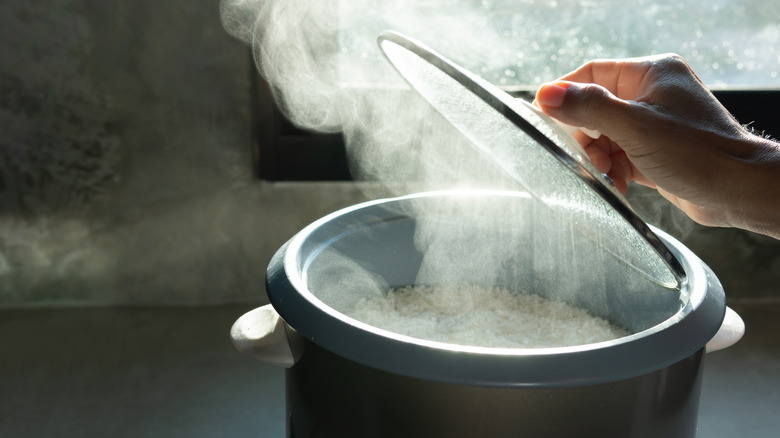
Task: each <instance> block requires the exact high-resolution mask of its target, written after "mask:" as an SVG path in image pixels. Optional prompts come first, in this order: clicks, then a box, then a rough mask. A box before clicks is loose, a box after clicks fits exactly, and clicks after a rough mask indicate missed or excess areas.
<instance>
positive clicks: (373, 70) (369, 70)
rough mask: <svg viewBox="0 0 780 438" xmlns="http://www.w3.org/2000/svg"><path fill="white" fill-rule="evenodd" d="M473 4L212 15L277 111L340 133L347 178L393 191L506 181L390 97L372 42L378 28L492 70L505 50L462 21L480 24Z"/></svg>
mask: <svg viewBox="0 0 780 438" xmlns="http://www.w3.org/2000/svg"><path fill="white" fill-rule="evenodd" d="M474 3H475V2H453V3H452V9H450V10H449V12H448V13H447V15H446V16H443V15H442V14H441V12H440V10H439V13H438V14H432V13H431V12H432V11H430V10H429V9H430V8H431V5H430V4H429V3H428V2H409V1H399V0H392V1H386V2H381V3H377V2H363V1H358V2H351V1H350V2H339V1H337V0H325V1H322V0H298V1H290V0H288V1H269V0H224V1H223V2H222V4H221V13H222V14H221V15H222V20H223V23H224V25H225V28H226V29H227V30H228V31H229V32H230V33H232V34H233V35H234V36H236V37H238V38H240V39H242V40H244V41H247V42H249V43H251V45H252V49H253V53H254V58H255V61H256V64H257V66H258V68H259V70H260V72H261V74H262V75H263V77H264V78H265V79H266V80H267V81H268V82H269V84H270V85H271V88H272V91H273V94H274V97H275V99H276V102H277V105H278V107H279V108H280V110H281V112H282V113H283V114H284V115H285V116H286V117H287V118H288V119H289V120H290V121H292V122H293V123H294V124H296V125H298V126H300V127H302V128H305V129H309V130H315V131H322V132H343V133H344V136H345V139H346V147H347V152H348V155H349V157H350V168H351V171H352V174H353V177H355V179H359V180H372V181H382V182H385V183H387V184H386V187H387V188H388V189H389V190H390V193H389V194H397V193H403V192H406V191H407V188H406V187H402V186H405V185H406V184H404V183H408V182H410V181H412V182H414V184H415V188H416V189H417V190H424V189H430V188H438V187H442V186H446V187H451V186H452V185H453V183H454V182H457V184H459V185H465V184H471V185H474V184H478V185H480V186H482V187H484V186H490V187H500V186H506V185H507V184H508V181H507V180H506V178H505V177H503V176H502V175H500V173H498V172H496V171H495V169H494V167H493V165H492V164H490V163H487V162H486V161H483V159H482V158H481V157H480V155H479V154H478V153H477V152H476V151H474V150H473V149H471V147H470V146H469V145H468V144H467V143H466V142H465V140H464V139H463V138H462V136H461V135H460V134H458V133H456V132H455V131H454V129H453V128H452V127H451V126H450V125H449V124H448V123H447V122H445V121H444V120H443V119H442V118H441V117H440V116H439V115H438V114H437V113H436V112H435V111H434V110H433V109H432V108H431V107H430V105H428V104H427V103H426V102H424V101H423V100H422V99H421V98H420V97H418V96H417V95H416V93H413V92H411V91H409V90H407V91H400V92H399V89H405V88H407V87H406V85H405V83H404V82H403V81H402V80H401V79H400V77H399V76H398V75H397V74H396V73H395V71H394V70H393V69H392V67H391V66H390V64H389V63H388V62H387V61H386V60H385V59H384V57H383V56H382V55H381V52H380V50H379V48H378V47H377V45H376V36H377V35H378V33H379V32H380V31H381V30H384V29H393V30H398V31H401V32H405V33H408V34H409V35H412V36H414V37H415V38H417V39H420V40H422V41H426V42H427V41H433V42H437V43H439V45H438V46H437V47H436V49H437V50H439V51H441V52H443V53H446V54H447V56H449V57H452V58H454V59H456V60H458V61H460V60H461V59H468V60H470V62H472V63H473V64H475V65H482V66H490V65H500V62H502V61H505V60H506V59H507V58H508V57H509V56H510V55H509V53H510V50H509V48H502V47H503V46H502V45H501V43H500V41H501V38H500V37H499V35H496V32H495V30H493V29H492V28H491V27H489V26H487V25H486V24H485V23H481V22H480V20H479V19H477V18H474V19H471V20H469V19H468V18H465V17H479V14H477V13H475V12H476V11H474V10H473V9H474V8H475V6H474ZM340 4H341V7H340ZM344 5H348V7H345V6H344ZM434 17H437V18H434ZM452 17H461V18H460V20H465V23H464V22H460V23H458V24H457V25H456V22H455V19H454V18H452ZM345 29H352V30H353V31H352V32H351V33H350V37H345V35H344V30H345ZM453 29H457V32H456V33H453V31H452V30H453ZM447 34H452V35H448V37H447V38H442V37H441V35H447ZM355 36H357V37H355ZM504 44H505V43H504ZM486 47H492V48H494V49H493V50H485V48H486ZM367 84H371V86H370V87H369V86H367Z"/></svg>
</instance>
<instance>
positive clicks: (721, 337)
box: [705, 307, 745, 353]
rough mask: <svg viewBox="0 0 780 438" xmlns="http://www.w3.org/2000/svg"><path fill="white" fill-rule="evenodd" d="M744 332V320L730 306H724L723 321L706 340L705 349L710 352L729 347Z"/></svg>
mask: <svg viewBox="0 0 780 438" xmlns="http://www.w3.org/2000/svg"><path fill="white" fill-rule="evenodd" d="M744 334H745V322H744V321H742V318H741V317H740V316H739V315H738V314H737V312H735V311H733V310H732V309H731V307H726V316H725V317H724V318H723V323H722V324H721V325H720V329H718V332H717V333H715V336H713V338H712V339H710V341H709V342H707V345H706V347H705V349H706V351H707V353H711V352H713V351H718V350H722V349H724V348H727V347H731V346H732V345H734V344H736V343H737V341H739V340H740V339H742V335H744Z"/></svg>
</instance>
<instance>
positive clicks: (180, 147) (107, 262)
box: [0, 0, 780, 305]
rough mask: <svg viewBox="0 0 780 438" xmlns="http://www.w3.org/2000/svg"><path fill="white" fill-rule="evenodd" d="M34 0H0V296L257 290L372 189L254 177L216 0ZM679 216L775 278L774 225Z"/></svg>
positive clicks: (734, 263) (244, 112)
mask: <svg viewBox="0 0 780 438" xmlns="http://www.w3.org/2000/svg"><path fill="white" fill-rule="evenodd" d="M32 3H33V2H25V1H20V0H11V1H4V2H2V3H0V38H1V41H0V43H2V46H3V49H2V50H0V304H2V305H24V304H52V303H76V304H117V303H119V304H159V303H165V304H205V303H224V302H236V301H257V302H262V301H264V299H265V298H264V296H263V288H262V282H263V276H264V269H265V266H266V264H267V262H268V260H269V258H270V256H271V255H272V254H273V252H274V251H275V250H276V249H277V248H278V247H279V246H280V245H281V244H282V243H283V242H284V241H285V240H286V239H287V238H289V237H290V236H291V235H292V234H294V233H295V231H297V230H298V229H300V228H301V227H303V226H304V225H305V224H307V223H309V222H311V221H312V220H314V219H316V218H317V217H320V216H322V215H324V214H326V213H328V212H330V211H333V210H335V209H337V208H340V207H343V206H346V205H349V204H352V203H355V202H358V201H360V200H363V199H365V198H364V195H363V194H362V192H361V190H359V188H358V187H356V186H355V185H354V184H351V183H331V184H315V183H287V184H271V183H267V182H261V181H258V180H256V179H254V177H253V174H252V168H251V150H250V144H251V138H250V125H251V121H250V111H249V101H250V88H249V77H250V76H249V75H250V74H251V72H252V71H253V68H254V66H252V65H251V61H250V57H249V53H248V48H247V47H246V46H244V45H243V44H242V43H240V42H238V41H236V40H233V39H231V38H230V37H229V36H227V34H226V33H225V32H224V31H223V29H222V27H221V25H220V22H219V16H218V2H217V0H164V1H153V0H137V1H123V2H120V1H116V0H70V1H69V0H47V1H46V2H35V3H36V4H41V3H45V5H44V6H35V5H32ZM260 100H261V102H260V103H261V106H262V107H263V108H261V111H260V112H261V113H264V112H267V111H268V109H269V108H270V106H271V102H270V99H269V98H268V96H267V95H266V94H261V99H260ZM684 234H685V235H686V237H685V240H686V242H688V243H689V245H690V246H691V248H692V249H693V250H694V251H695V252H697V253H699V254H700V255H701V256H702V258H704V259H705V261H707V262H708V263H709V264H710V265H711V266H712V267H713V268H714V269H715V271H716V272H717V273H718V274H719V276H720V278H721V280H722V281H723V282H724V283H725V285H726V288H727V291H728V293H729V294H731V296H732V297H771V296H778V295H780V292H779V291H778V290H777V283H778V281H777V280H778V279H780V278H779V277H780V274H778V273H779V272H780V246H779V245H778V242H777V241H774V240H772V239H768V238H763V237H760V236H755V235H752V234H749V233H743V232H740V231H735V230H705V229H701V228H697V227H694V229H693V231H690V230H689V229H686V230H685V233H684Z"/></svg>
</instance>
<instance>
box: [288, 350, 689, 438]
mask: <svg viewBox="0 0 780 438" xmlns="http://www.w3.org/2000/svg"><path fill="white" fill-rule="evenodd" d="M702 356H703V352H702V350H699V351H698V352H695V353H693V354H691V355H690V356H689V357H687V358H685V359H683V360H682V361H680V362H678V363H675V364H673V365H670V366H669V367H666V368H663V369H661V370H658V371H655V372H652V373H649V374H646V375H643V376H638V377H634V378H632V379H627V380H621V381H614V382H609V383H603V384H598V385H592V386H579V387H570V388H486V387H479V386H468V385H457V384H450V383H441V382H434V381H430V380H423V379H415V378H411V377H405V376H401V375H398V374H393V373H388V372H385V371H380V370H377V369H375V368H371V367H367V366H364V365H360V364H358V363H355V362H352V361H349V360H346V359H344V358H341V357H339V356H337V355H335V354H333V353H330V352H328V351H327V350H324V349H322V348H320V347H318V346H317V345H315V344H313V343H310V342H309V343H307V344H306V347H305V351H304V355H303V358H302V359H301V361H300V362H299V363H297V364H296V365H295V366H294V367H292V368H290V369H288V370H286V374H285V380H286V397H287V433H288V436H289V437H322V438H325V437H334V438H348V437H361V438H362V437H369V436H370V437H374V436H387V437H426V438H428V437H433V436H442V437H445V436H446V437H453V438H456V437H477V436H480V437H511V436H522V437H528V438H536V437H539V438H541V437H544V438H549V437H555V438H565V437H578V438H579V437H603V438H611V437H615V438H657V437H678V438H692V437H694V436H695V434H696V423H697V416H698V409H699V395H700V393H701V367H702V362H703V361H702Z"/></svg>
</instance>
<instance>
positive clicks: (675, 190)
mask: <svg viewBox="0 0 780 438" xmlns="http://www.w3.org/2000/svg"><path fill="white" fill-rule="evenodd" d="M534 103H535V104H536V105H537V106H539V107H540V108H541V109H542V111H544V112H545V113H547V114H548V115H550V116H552V117H555V118H557V119H559V120H561V121H562V122H564V123H566V124H569V125H574V126H583V127H586V128H589V129H596V130H598V131H600V132H601V133H602V134H603V135H602V136H601V137H600V138H598V139H595V140H594V139H591V138H590V137H587V136H586V135H584V134H582V133H581V132H577V133H576V134H575V138H576V139H577V140H578V141H579V142H580V144H581V145H582V146H583V147H584V148H585V150H586V152H587V153H588V155H589V156H590V158H591V160H592V161H593V163H594V164H595V165H596V167H597V168H598V169H599V170H600V171H601V172H604V173H606V174H607V175H609V177H610V178H612V180H613V181H614V182H615V185H616V186H617V188H618V189H619V190H621V191H623V192H625V191H626V188H627V184H628V183H629V182H631V181H636V182H638V183H640V184H643V185H646V186H649V187H653V188H656V189H657V190H658V191H659V193H661V194H662V195H663V196H664V197H666V198H667V199H669V200H670V201H671V202H672V203H674V204H675V205H677V206H678V207H679V208H680V209H682V210H683V211H684V212H685V213H686V214H687V215H688V216H690V217H691V218H692V219H693V220H695V221H697V222H699V223H701V224H703V225H709V226H736V227H740V228H745V229H749V230H752V231H756V232H760V233H763V234H768V235H771V236H773V237H775V238H780V184H778V179H780V147H779V146H778V144H777V143H775V142H773V141H770V140H767V139H764V138H761V137H759V136H756V135H753V134H752V133H750V132H748V131H747V130H745V129H744V128H743V127H742V126H741V125H740V124H739V122H737V121H736V120H735V119H734V118H733V117H732V116H731V115H730V114H729V112H728V111H727V110H726V109H725V108H723V106H722V105H721V104H720V103H719V102H718V101H717V99H715V97H714V96H713V95H712V93H710V92H709V91H708V90H707V88H706V87H705V86H704V85H703V84H702V82H701V81H700V80H699V78H698V77H697V76H696V74H695V73H694V72H693V70H692V69H691V68H690V66H689V65H688V64H687V63H686V62H685V60H683V59H682V58H681V57H679V56H676V55H660V56H652V57H644V58H633V59H625V60H598V61H591V62H589V63H587V64H585V65H583V66H582V67H580V68H579V69H577V70H575V71H574V72H572V73H569V74H567V75H566V76H563V77H562V78H560V80H558V81H556V82H555V83H551V84H545V85H543V86H542V87H541V88H540V89H539V91H538V92H537V95H536V100H535V102H534Z"/></svg>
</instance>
